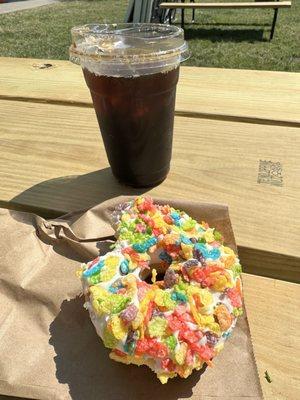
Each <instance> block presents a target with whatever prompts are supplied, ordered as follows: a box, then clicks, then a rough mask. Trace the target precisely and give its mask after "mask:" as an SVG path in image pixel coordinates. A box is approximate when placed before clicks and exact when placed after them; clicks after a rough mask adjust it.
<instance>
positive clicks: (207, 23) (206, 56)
mask: <svg viewBox="0 0 300 400" xmlns="http://www.w3.org/2000/svg"><path fill="white" fill-rule="evenodd" d="M215 1H220V0H215ZM224 1H228V0H224ZM231 1H237V0H231ZM127 3H128V1H127V0H89V1H88V0H86V1H63V2H61V3H57V4H53V5H49V6H45V7H41V8H36V9H31V10H26V11H20V12H17V13H12V14H3V15H0V55H1V56H8V57H33V58H46V59H67V58H68V47H69V44H70V33H69V32H70V29H71V27H72V26H74V25H78V24H84V23H91V22H117V21H123V19H124V15H125V10H126V7H127ZM292 4H293V6H292V8H291V9H282V10H279V13H278V21H277V26H276V31H275V37H274V39H273V41H272V42H269V41H268V38H269V32H270V25H271V22H272V18H273V10H262V9H258V10H255V9H253V10H227V11H225V10H209V11H199V10H198V11H196V23H195V24H193V25H192V24H190V23H189V22H190V20H191V12H190V11H189V12H186V21H187V23H186V26H185V28H186V29H185V35H186V38H187V40H188V42H189V45H190V48H191V51H192V57H191V58H190V59H189V60H188V61H187V62H186V64H187V65H196V66H208V67H221V68H247V69H263V70H280V71H300V0H292ZM177 15H178V17H177V19H178V22H179V20H180V16H179V12H178V13H177Z"/></svg>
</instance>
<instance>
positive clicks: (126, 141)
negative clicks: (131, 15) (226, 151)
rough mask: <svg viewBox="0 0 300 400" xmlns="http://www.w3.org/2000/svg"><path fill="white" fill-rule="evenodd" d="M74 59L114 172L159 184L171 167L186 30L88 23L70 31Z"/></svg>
mask: <svg viewBox="0 0 300 400" xmlns="http://www.w3.org/2000/svg"><path fill="white" fill-rule="evenodd" d="M71 33H72V45H71V47H70V59H71V61H73V62H75V63H77V64H80V65H81V67H82V69H83V74H84V77H85V80H86V83H87V85H88V87H89V89H90V92H91V96H92V99H93V104H94V108H95V112H96V115H97V119H98V123H99V127H100V131H101V134H102V138H103V142H104V145H105V149H106V154H107V157H108V160H109V163H110V166H111V169H112V172H113V174H114V176H115V177H116V178H117V179H118V180H119V181H120V182H122V183H124V184H127V185H129V186H135V187H147V186H155V185H157V184H159V183H160V182H162V181H163V180H164V179H165V178H166V176H167V174H168V172H169V169H170V161H171V154H172V140H173V124H174V108H175V96H176V85H177V82H178V76H179V65H180V63H181V62H182V61H184V60H186V59H187V58H188V56H189V52H188V47H187V44H186V42H185V41H184V36H183V30H182V29H180V28H178V27H175V26H171V25H162V24H108V25H107V24H106V25H84V26H79V27H75V28H73V29H72V30H71Z"/></svg>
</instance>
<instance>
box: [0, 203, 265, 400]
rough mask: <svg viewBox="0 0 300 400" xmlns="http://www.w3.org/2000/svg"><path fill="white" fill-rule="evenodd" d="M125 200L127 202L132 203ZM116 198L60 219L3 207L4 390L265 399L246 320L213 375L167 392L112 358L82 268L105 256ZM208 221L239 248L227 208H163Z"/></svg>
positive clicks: (102, 398) (56, 398) (106, 399)
mask: <svg viewBox="0 0 300 400" xmlns="http://www.w3.org/2000/svg"><path fill="white" fill-rule="evenodd" d="M126 199H128V198H126ZM124 200H125V198H124V197H119V198H116V199H112V200H109V201H106V202H104V203H102V204H100V205H98V206H95V207H93V208H91V209H89V210H87V211H84V212H74V213H71V214H68V215H66V216H64V217H61V218H59V219H56V220H50V221H46V220H44V219H43V218H41V217H39V216H36V215H33V214H29V213H23V212H17V211H11V210H6V209H0V227H1V229H0V252H1V253H0V254H1V258H0V310H1V312H0V393H1V394H5V395H11V396H20V397H25V398H33V399H45V400H67V399H74V400H98V399H99V400H119V399H120V400H121V399H128V400H135V399H143V400H147V399H149V400H150V399H154V400H156V399H164V400H171V399H172V400H174V399H176V400H177V399H185V398H192V399H197V400H200V399H201V400H202V399H203V400H204V399H205V400H206V399H253V400H254V399H262V392H261V387H260V383H259V379H258V374H257V369H256V365H255V360H254V356H253V350H252V344H251V338H250V333H249V327H248V323H247V318H246V316H243V317H241V318H240V319H239V321H238V324H237V327H236V328H235V330H234V333H233V336H232V337H231V338H230V339H229V340H228V341H227V343H226V345H225V348H224V350H223V352H221V354H220V355H219V356H218V357H216V359H215V360H214V364H215V366H214V368H207V369H206V371H205V372H204V373H203V371H201V372H194V373H193V374H192V375H191V376H190V377H189V378H188V379H180V378H175V379H172V380H170V381H169V383H167V384H166V385H162V384H161V383H160V382H159V381H158V379H157V378H156V377H155V375H154V374H153V373H152V372H151V371H150V370H149V369H148V368H147V367H137V366H126V365H122V364H120V363H117V362H114V361H112V360H110V359H109V357H108V353H109V351H108V350H107V349H105V347H104V346H103V344H102V342H101V340H100V339H99V338H98V336H97V335H96V333H95V330H94V327H93V325H92V323H91V322H90V320H89V315H88V312H87V311H86V310H84V309H83V302H84V300H83V298H82V297H81V296H80V292H81V284H80V281H79V280H78V278H77V277H76V276H75V271H76V270H77V269H78V267H79V263H80V262H86V261H88V260H91V259H92V258H94V257H96V256H97V255H98V254H99V252H100V253H103V252H106V251H107V250H108V246H109V244H110V243H111V242H110V240H112V239H113V237H112V236H113V234H114V230H113V229H112V227H111V225H110V222H109V215H110V213H111V211H112V210H113V208H114V206H115V205H116V204H118V203H120V202H122V201H124ZM157 201H158V202H160V203H162V204H163V203H169V204H171V205H173V206H175V207H176V208H180V209H183V210H185V211H186V212H188V213H189V214H190V215H191V216H192V217H194V218H195V219H197V220H199V221H202V220H205V221H207V222H209V224H210V225H211V226H213V227H216V228H217V229H218V230H219V231H221V232H222V233H223V235H224V237H225V241H226V243H227V244H228V245H229V246H230V247H232V248H234V249H235V250H236V246H235V241H234V236H233V232H232V228H231V223H230V219H229V214H228V209H227V207H225V206H221V205H214V204H202V203H191V202H188V201H173V202H170V201H165V202H164V201H163V200H157Z"/></svg>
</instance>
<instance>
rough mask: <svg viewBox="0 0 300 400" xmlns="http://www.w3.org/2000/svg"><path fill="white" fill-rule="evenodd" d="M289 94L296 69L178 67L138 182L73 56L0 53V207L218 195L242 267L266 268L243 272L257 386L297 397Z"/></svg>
mask: <svg viewBox="0 0 300 400" xmlns="http://www.w3.org/2000/svg"><path fill="white" fill-rule="evenodd" d="M299 104H300V75H299V74H295V73H284V72H266V71H247V70H224V69H218V68H216V69H212V68H195V67H182V68H181V76H180V81H179V84H178V91H177V102H176V116H175V132H174V147H173V158H172V164H171V171H170V174H169V176H168V178H167V179H166V180H165V181H164V182H163V183H162V184H160V185H159V186H158V187H156V188H153V189H151V190H150V189H147V190H142V191H141V190H135V189H130V188H127V187H124V186H122V185H120V184H119V183H118V182H117V181H116V180H115V179H114V178H113V176H112V174H111V172H110V168H109V164H108V161H107V158H106V154H105V150H104V147H103V143H102V140H101V136H100V134H99V128H98V124H97V121H96V117H95V113H94V110H93V107H92V103H91V99H90V93H89V91H88V89H87V87H86V85H85V82H84V79H83V76H82V72H81V70H80V68H79V67H77V66H75V65H73V64H71V63H69V62H67V61H54V60H53V61H52V60H33V59H13V58H0V114H1V117H0V141H1V146H0V156H1V157H0V179H1V189H0V206H1V207H5V208H11V209H18V210H23V211H30V212H36V213H38V214H40V215H42V216H44V217H56V216H59V215H61V214H63V213H67V212H69V211H73V210H76V209H85V208H88V207H91V206H92V205H95V204H97V203H100V202H101V201H103V200H105V199H108V198H111V197H114V196H117V195H120V194H140V193H141V192H142V193H145V194H146V193H149V194H150V195H152V196H157V197H161V198H166V199H168V198H169V199H170V198H179V199H180V198H185V199H187V198H188V199H190V200H195V201H207V202H214V203H216V202H217V203H226V204H228V205H229V210H230V215H231V219H232V223H233V228H234V231H235V236H236V240H237V244H238V247H239V254H240V258H241V261H242V264H243V265H244V270H245V271H246V272H250V273H252V274H256V275H264V276H265V277H261V276H255V275H249V274H247V273H245V274H244V275H243V282H244V287H245V302H246V306H247V311H248V318H249V323H250V330H251V334H252V337H253V343H254V351H255V355H256V359H257V364H258V369H259V373H260V378H261V383H262V387H263V391H264V395H265V397H266V398H269V399H296V398H297V396H298V394H299V391H300V384H299V379H298V377H299V373H300V366H299V356H300V355H299V350H300V349H299V340H298V333H299V328H300V314H299V306H300V291H299V285H297V284H296V283H291V282H284V281H282V280H279V279H284V280H288V281H293V282H299V276H300V248H299V219H300V218H299V217H300V210H299V190H300V187H299V176H300V165H299V157H300V135H299V132H300V131H299V128H300V115H299ZM154 162H155V161H154ZM266 276H268V277H269V278H267V277H266ZM266 370H267V371H268V373H269V375H270V377H271V379H272V382H271V383H268V382H267V381H266V379H265V378H264V373H265V371H266Z"/></svg>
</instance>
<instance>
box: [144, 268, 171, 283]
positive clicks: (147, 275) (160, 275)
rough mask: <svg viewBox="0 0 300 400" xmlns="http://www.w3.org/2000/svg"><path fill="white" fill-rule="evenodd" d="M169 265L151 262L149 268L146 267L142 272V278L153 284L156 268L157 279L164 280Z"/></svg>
mask: <svg viewBox="0 0 300 400" xmlns="http://www.w3.org/2000/svg"><path fill="white" fill-rule="evenodd" d="M168 267H169V266H162V265H161V264H151V265H150V268H149V269H144V270H143V271H141V272H140V275H139V276H140V278H141V280H142V281H145V282H147V283H150V285H151V284H152V281H151V279H152V270H153V269H155V270H156V272H157V275H156V281H163V280H164V277H165V273H166V270H167V269H168Z"/></svg>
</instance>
